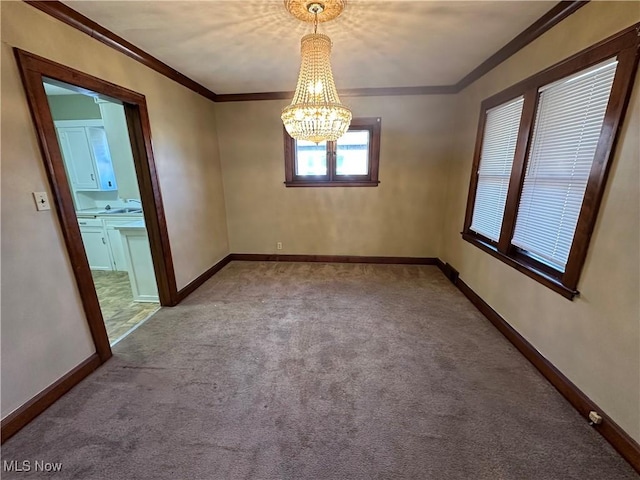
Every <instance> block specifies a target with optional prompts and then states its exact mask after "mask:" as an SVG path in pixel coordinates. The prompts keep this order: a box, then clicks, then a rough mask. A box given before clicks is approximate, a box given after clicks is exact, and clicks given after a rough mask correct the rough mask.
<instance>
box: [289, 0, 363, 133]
mask: <svg viewBox="0 0 640 480" xmlns="http://www.w3.org/2000/svg"><path fill="white" fill-rule="evenodd" d="M284 3H285V7H286V8H287V10H288V11H289V13H291V14H292V15H293V16H295V17H296V18H298V19H300V20H302V21H305V22H313V25H314V28H313V33H310V34H309V35H305V36H304V37H302V41H301V49H300V51H301V56H302V61H301V64H300V75H299V76H298V85H297V86H296V93H295V94H294V96H293V101H292V102H291V105H289V106H287V107H286V108H285V109H284V110H283V111H282V116H281V118H282V122H283V123H284V127H285V129H286V130H287V132H288V133H289V135H291V136H292V137H293V138H295V139H296V140H308V141H311V142H315V143H319V142H322V141H324V140H328V141H335V140H337V139H339V138H340V137H342V136H343V135H344V134H345V133H346V131H347V129H348V128H349V124H350V123H351V111H350V110H349V109H348V108H347V107H345V106H344V105H342V103H340V98H338V93H337V91H336V85H335V83H334V81H333V73H332V72H331V63H330V62H329V57H330V55H331V45H332V43H331V39H330V38H329V37H328V36H327V35H323V34H321V33H318V21H323V22H326V21H328V20H333V19H334V18H336V17H337V16H338V15H340V13H342V10H343V9H344V5H345V3H346V0H326V1H324V2H307V1H304V0H285V2H284ZM319 16H320V20H319Z"/></svg>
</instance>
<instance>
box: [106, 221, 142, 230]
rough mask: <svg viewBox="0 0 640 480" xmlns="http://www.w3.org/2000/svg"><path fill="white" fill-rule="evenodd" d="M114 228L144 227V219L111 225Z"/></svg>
mask: <svg viewBox="0 0 640 480" xmlns="http://www.w3.org/2000/svg"><path fill="white" fill-rule="evenodd" d="M113 228H115V229H116V230H130V229H131V230H137V229H140V228H142V229H144V228H146V227H145V225H144V220H136V221H135V222H130V223H126V224H124V225H118V226H116V227H113Z"/></svg>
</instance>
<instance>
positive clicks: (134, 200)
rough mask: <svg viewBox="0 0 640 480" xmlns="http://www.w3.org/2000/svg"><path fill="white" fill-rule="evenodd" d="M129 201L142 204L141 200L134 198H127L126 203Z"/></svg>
mask: <svg viewBox="0 0 640 480" xmlns="http://www.w3.org/2000/svg"><path fill="white" fill-rule="evenodd" d="M129 202H138V203H139V204H140V205H142V202H141V201H140V200H138V199H136V198H127V203H129Z"/></svg>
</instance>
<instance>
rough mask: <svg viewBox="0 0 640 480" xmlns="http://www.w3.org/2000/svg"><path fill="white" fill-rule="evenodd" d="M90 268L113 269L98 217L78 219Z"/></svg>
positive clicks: (105, 237)
mask: <svg viewBox="0 0 640 480" xmlns="http://www.w3.org/2000/svg"><path fill="white" fill-rule="evenodd" d="M78 223H79V225H80V235H81V236H82V243H83V244H84V250H85V252H86V253H87V259H88V260H89V267H90V268H91V270H113V265H112V260H111V252H110V251H109V245H108V242H107V236H106V233H105V230H104V227H103V225H102V220H99V219H78Z"/></svg>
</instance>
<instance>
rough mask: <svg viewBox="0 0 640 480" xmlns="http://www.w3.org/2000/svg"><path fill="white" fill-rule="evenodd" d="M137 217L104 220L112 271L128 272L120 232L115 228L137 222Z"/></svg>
mask: <svg viewBox="0 0 640 480" xmlns="http://www.w3.org/2000/svg"><path fill="white" fill-rule="evenodd" d="M139 219H140V218H139V217H128V218H125V217H119V218H104V219H103V221H104V228H105V231H106V233H107V240H108V241H109V247H110V248H111V258H112V260H113V270H116V271H118V272H126V271H128V266H127V258H126V256H125V254H124V247H123V244H122V235H121V234H120V230H118V229H117V228H116V227H121V226H122V225H127V224H128V223H131V222H134V221H136V220H139Z"/></svg>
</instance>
